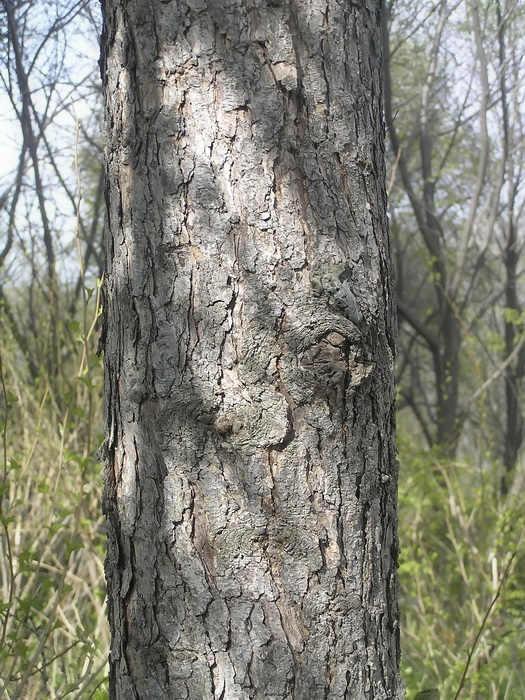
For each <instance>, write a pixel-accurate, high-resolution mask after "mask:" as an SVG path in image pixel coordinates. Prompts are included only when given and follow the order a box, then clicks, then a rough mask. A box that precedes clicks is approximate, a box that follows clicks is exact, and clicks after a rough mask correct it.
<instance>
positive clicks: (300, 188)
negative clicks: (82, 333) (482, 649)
mask: <svg viewBox="0 0 525 700" xmlns="http://www.w3.org/2000/svg"><path fill="white" fill-rule="evenodd" d="M379 14H380V2H379V0H364V1H363V2H362V3H348V2H340V3H328V2H323V1H321V2H313V1H311V2H307V1H305V0H299V1H297V2H289V1H288V0H284V1H283V2H280V0H275V2H274V1H271V2H268V0H254V2H251V3H248V2H246V0H233V1H232V2H231V3H218V2H211V0H192V1H191V2H189V1H188V3H187V4H185V3H184V2H182V1H179V2H175V1H174V0H172V1H171V2H170V1H169V0H168V1H167V2H166V1H165V0H164V1H162V0H150V1H149V2H147V3H146V2H144V1H143V0H106V1H105V7H104V19H105V30H104V37H103V44H104V50H103V58H102V68H103V72H104V78H105V95H106V128H107V154H106V170H107V201H108V222H109V223H108V232H107V277H106V327H107V330H106V340H105V358H106V411H107V417H106V420H107V440H106V448H107V471H106V493H105V512H106V514H107V517H108V526H109V549H108V556H107V561H106V571H107V582H108V606H109V617H110V624H111V629H112V647H111V655H110V696H111V698H112V699H113V700H115V699H116V698H118V699H119V700H132V699H133V698H139V699H142V698H144V699H145V698H151V699H156V698H159V699H160V698H162V699H163V700H165V699H168V700H170V699H173V700H179V699H181V700H182V699H183V698H189V699H190V700H208V699H213V698H217V699H218V698H223V699H225V700H234V699H235V700H237V699H239V700H240V699H244V698H256V699H259V700H263V699H264V700H281V699H285V698H288V699H292V698H293V699H294V700H317V699H319V700H320V699H321V698H323V699H327V698H329V699H332V700H335V699H338V700H339V699H342V698H348V699H350V698H352V700H359V699H361V698H370V699H372V698H374V699H379V698H382V699H384V700H387V699H388V700H392V699H393V698H397V697H401V695H402V693H401V688H400V681H399V675H398V665H399V630H398V611H397V600H396V599H397V583H396V561H397V539H396V488H397V463H396V448H395V439H394V420H395V417H394V387H393V355H394V334H395V310H394V298H393V291H392V279H391V278H392V268H391V261H390V251H389V241H388V227H387V221H386V215H385V211H386V205H385V191H384V162H383V161H384V152H383V124H382V105H381V81H382V76H381V57H380V46H381V41H380V22H379V19H380V18H379Z"/></svg>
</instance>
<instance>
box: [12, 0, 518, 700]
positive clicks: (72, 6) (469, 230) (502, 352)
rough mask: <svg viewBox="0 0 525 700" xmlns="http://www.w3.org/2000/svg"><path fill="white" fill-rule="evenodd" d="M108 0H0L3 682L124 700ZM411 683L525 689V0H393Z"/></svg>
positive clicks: (391, 88) (53, 693) (447, 692)
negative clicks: (104, 334)
mask: <svg viewBox="0 0 525 700" xmlns="http://www.w3.org/2000/svg"><path fill="white" fill-rule="evenodd" d="M99 33H100V8H99V6H98V3H97V2H96V1H95V0H91V1H90V2H86V1H85V0H80V1H75V0H0V119H1V123H2V130H1V133H0V154H1V159H0V328H1V331H0V436H1V438H0V441H1V456H0V696H1V697H6V698H10V699H11V700H14V699H20V698H23V699H24V700H32V699H33V698H42V697H45V698H50V699H53V700H54V699H58V698H71V699H73V698H78V699H83V700H84V699H86V700H87V699H88V698H95V699H97V700H103V698H105V697H107V695H106V689H105V675H106V669H105V662H106V654H107V648H108V644H109V640H108V629H107V623H106V617H105V603H104V595H105V594H104V573H103V560H104V554H105V528H104V519H103V517H102V514H101V508H100V497H101V489H102V476H101V466H100V463H99V453H98V451H99V448H100V445H101V442H102V436H101V434H100V433H101V429H102V416H101V390H102V366H101V359H100V357H99V354H98V353H97V350H98V336H99V318H100V313H101V305H102V299H101V280H102V276H103V269H104V263H103V252H102V236H103V227H104V203H103V199H104V198H103V174H102V141H103V137H102V136H101V114H102V108H101V88H100V76H99V73H98V66H97V59H98V51H99V49H98V37H99ZM384 44H385V46H384V51H385V122H386V128H387V145H388V167H389V176H388V177H389V181H388V191H389V216H390V224H391V236H392V243H393V251H394V256H395V263H396V270H397V290H398V314H399V353H398V364H397V380H398V409H399V412H398V423H399V435H398V438H399V459H400V523H399V534H400V541H401V560H400V569H399V576H400V584H401V601H400V606H401V615H402V649H403V663H402V672H403V677H404V679H405V682H406V685H407V695H408V697H413V696H414V694H415V692H416V691H417V690H418V689H420V688H422V687H436V688H439V689H440V691H441V694H442V697H444V698H451V699H453V700H457V699H458V698H462V699H464V700H478V699H479V700H481V699H483V700H485V699H487V698H488V699H492V700H496V699H497V700H517V699H518V698H519V699H521V698H523V697H525V615H524V610H525V566H524V564H525V556H524V543H525V508H524V506H523V492H524V486H525V465H524V454H525V453H524V447H525V446H524V445H523V442H524V438H525V424H524V416H523V408H522V403H523V402H522V398H523V391H524V381H525V333H524V322H525V310H524V304H525V286H524V284H523V278H522V272H523V265H522V261H521V253H522V250H523V244H524V235H523V221H524V212H523V208H524V205H525V125H524V118H525V107H524V103H525V4H524V3H523V2H519V1H518V0H456V1H455V2H453V1H450V0H392V1H391V2H387V3H385V12H384Z"/></svg>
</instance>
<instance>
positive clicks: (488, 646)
mask: <svg viewBox="0 0 525 700" xmlns="http://www.w3.org/2000/svg"><path fill="white" fill-rule="evenodd" d="M400 461H401V475H400V539H401V560H400V569H399V576H400V584H401V601H400V605H401V615H402V644H401V646H402V650H403V668H402V671H403V675H404V678H405V682H406V685H407V690H408V693H407V696H408V697H413V696H415V695H416V693H417V692H418V689H419V688H421V686H426V685H428V686H432V685H433V686H436V687H438V688H439V689H440V690H441V694H442V696H443V697H446V698H450V699H451V700H456V699H457V698H460V697H461V698H462V700H478V699H479V700H481V699H482V698H483V700H485V698H494V700H496V699H497V698H502V697H505V698H507V700H518V699H519V698H523V697H524V696H525V643H524V640H523V634H522V631H521V630H522V625H523V610H524V609H525V592H524V591H525V566H524V564H525V552H524V543H525V513H524V512H523V509H522V508H520V505H519V503H518V502H517V500H516V498H515V497H512V496H509V497H507V498H506V499H505V500H503V499H502V498H501V496H500V495H499V478H498V474H499V470H498V468H497V465H494V464H490V463H487V464H483V465H477V464H473V463H468V462H466V461H453V460H444V459H443V458H442V457H440V456H439V455H438V454H437V453H434V452H432V451H428V450H427V451H422V450H421V449H420V447H419V446H416V445H415V443H414V442H412V441H411V440H410V439H404V440H401V441H400Z"/></svg>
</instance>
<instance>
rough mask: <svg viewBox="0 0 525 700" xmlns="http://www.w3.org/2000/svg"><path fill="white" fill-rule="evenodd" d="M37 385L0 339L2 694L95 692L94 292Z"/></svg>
mask: <svg viewBox="0 0 525 700" xmlns="http://www.w3.org/2000/svg"><path fill="white" fill-rule="evenodd" d="M85 301H86V306H85V309H84V310H83V312H82V318H80V319H75V320H74V321H69V322H67V323H65V324H64V325H63V329H64V333H63V337H62V338H60V343H61V347H62V351H63V357H64V358H65V360H64V361H63V362H62V367H61V371H60V373H58V374H54V375H53V376H52V377H51V376H48V375H46V374H45V373H44V372H42V374H41V376H40V378H39V379H38V380H37V381H36V382H35V381H34V378H33V377H31V376H29V373H28V372H27V371H25V369H24V368H25V364H24V363H23V362H21V361H20V356H19V354H18V353H17V349H16V343H15V340H14V338H13V337H11V336H10V334H9V332H8V327H9V326H8V323H7V321H6V319H5V318H0V322H1V323H2V326H3V329H4V331H3V334H2V339H1V341H0V387H1V390H2V392H1V394H2V397H3V398H1V399H0V419H1V423H0V430H1V445H0V456H1V460H0V496H1V499H0V630H1V631H0V696H1V697H6V698H7V697H8V698H10V699H13V700H14V699H19V700H33V698H35V699H36V698H78V699H80V698H88V697H95V698H99V699H101V698H103V697H105V695H104V691H103V690H102V689H101V688H99V687H98V686H100V683H101V681H102V679H103V678H104V676H105V664H106V650H107V646H108V632H107V624H106V619H105V601H104V573H103V565H102V560H103V556H104V546H105V537H104V529H103V526H102V515H101V512H100V483H101V475H100V465H99V463H98V461H97V458H96V453H97V449H98V448H99V446H100V442H101V436H100V432H101V423H100V414H101V386H102V368H101V363H100V359H99V358H98V357H97V356H96V353H95V343H96V338H95V336H96V333H95V328H96V321H97V318H98V315H99V302H98V296H97V295H86V296H85Z"/></svg>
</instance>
